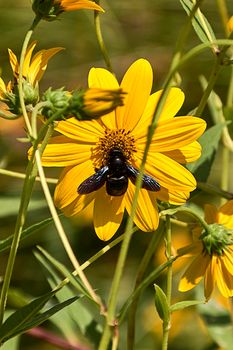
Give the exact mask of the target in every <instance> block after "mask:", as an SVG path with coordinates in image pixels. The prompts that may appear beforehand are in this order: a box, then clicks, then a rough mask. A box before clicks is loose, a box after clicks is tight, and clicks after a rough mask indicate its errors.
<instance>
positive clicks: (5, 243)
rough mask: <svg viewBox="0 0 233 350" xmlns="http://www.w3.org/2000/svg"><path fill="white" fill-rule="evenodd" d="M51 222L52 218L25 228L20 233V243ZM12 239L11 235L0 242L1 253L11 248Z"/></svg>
mask: <svg viewBox="0 0 233 350" xmlns="http://www.w3.org/2000/svg"><path fill="white" fill-rule="evenodd" d="M51 222H53V218H48V219H45V220H43V221H40V222H38V223H36V224H34V225H32V226H30V227H28V228H26V229H25V230H23V232H22V235H21V239H20V241H22V240H23V239H25V238H27V237H29V236H31V235H32V234H33V233H35V232H36V231H38V230H41V229H43V228H44V227H46V226H47V225H49V224H50V223H51ZM12 239H13V235H11V236H9V237H8V238H6V239H4V240H2V241H0V252H3V251H4V250H7V249H9V248H10V247H11V243H12Z"/></svg>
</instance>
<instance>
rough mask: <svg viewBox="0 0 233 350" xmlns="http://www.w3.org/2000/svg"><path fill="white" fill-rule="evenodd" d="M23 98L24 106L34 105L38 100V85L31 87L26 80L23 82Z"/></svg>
mask: <svg viewBox="0 0 233 350" xmlns="http://www.w3.org/2000/svg"><path fill="white" fill-rule="evenodd" d="M23 96H24V102H25V105H35V104H36V103H37V102H38V100H39V89H38V84H36V86H32V84H31V83H29V82H28V81H27V80H23Z"/></svg>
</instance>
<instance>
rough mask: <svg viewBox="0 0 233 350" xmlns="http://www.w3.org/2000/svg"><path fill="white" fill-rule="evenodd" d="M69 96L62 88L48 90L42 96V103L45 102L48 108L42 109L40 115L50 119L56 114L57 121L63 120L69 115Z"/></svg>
mask: <svg viewBox="0 0 233 350" xmlns="http://www.w3.org/2000/svg"><path fill="white" fill-rule="evenodd" d="M70 98H71V94H70V92H68V91H65V90H64V89H63V88H61V89H57V90H52V89H51V88H49V89H48V90H47V91H45V93H44V94H43V96H42V101H47V102H48V106H46V107H44V108H43V109H42V115H43V116H44V117H46V118H50V117H52V116H54V115H55V114H57V119H56V120H60V119H63V118H65V117H66V116H67V115H68V114H69V106H70V104H69V101H70Z"/></svg>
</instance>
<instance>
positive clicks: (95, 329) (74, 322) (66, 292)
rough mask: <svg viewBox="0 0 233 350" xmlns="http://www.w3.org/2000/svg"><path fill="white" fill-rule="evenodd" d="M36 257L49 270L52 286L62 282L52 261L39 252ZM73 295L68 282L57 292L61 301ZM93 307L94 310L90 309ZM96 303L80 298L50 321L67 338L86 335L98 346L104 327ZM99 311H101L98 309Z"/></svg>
mask: <svg viewBox="0 0 233 350" xmlns="http://www.w3.org/2000/svg"><path fill="white" fill-rule="evenodd" d="M34 254H35V256H36V258H37V259H38V260H39V261H40V262H41V263H42V265H43V266H44V267H45V268H46V271H47V272H48V277H47V279H48V283H49V284H50V286H51V288H55V287H56V286H57V285H58V284H60V283H61V279H60V278H59V277H58V274H57V272H56V271H55V270H54V267H53V266H51V264H50V262H49V261H48V260H47V259H46V258H45V257H44V256H43V255H42V254H40V253H39V252H35V253H34ZM72 296H73V290H72V289H71V285H70V284H67V285H65V286H63V287H62V288H61V290H59V291H58V293H57V294H56V298H57V299H58V300H59V302H63V301H64V300H66V299H68V298H70V297H72ZM90 306H91V307H92V310H89V309H90ZM94 306H96V304H93V303H92V304H91V305H89V304H88V300H85V299H84V298H80V299H79V300H78V301H77V302H76V303H75V304H74V305H72V307H67V308H65V309H63V310H62V311H60V312H59V314H56V315H54V316H53V317H51V318H50V322H52V323H53V324H54V325H56V326H57V328H58V329H60V331H61V332H62V333H63V334H64V336H65V337H66V338H67V339H79V338H80V337H82V336H85V338H87V339H88V340H89V341H91V343H92V344H95V346H96V348H97V347H98V344H99V341H100V336H101V334H102V327H101V325H100V324H98V323H97V321H96V315H95V312H94V311H95V310H93V307H94ZM98 313H99V311H98Z"/></svg>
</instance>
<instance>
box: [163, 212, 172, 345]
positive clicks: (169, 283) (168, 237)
mask: <svg viewBox="0 0 233 350" xmlns="http://www.w3.org/2000/svg"><path fill="white" fill-rule="evenodd" d="M171 238H172V237H171V221H170V217H169V216H168V215H167V216H166V256H167V261H170V260H171V258H172V239H171ZM171 295H172V264H170V265H168V268H167V291H166V296H167V303H168V306H169V307H170V305H171ZM170 316H171V314H170ZM170 328H171V324H170V317H169V319H168V320H167V321H166V322H164V323H163V340H162V350H167V348H168V336H169V330H170Z"/></svg>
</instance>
